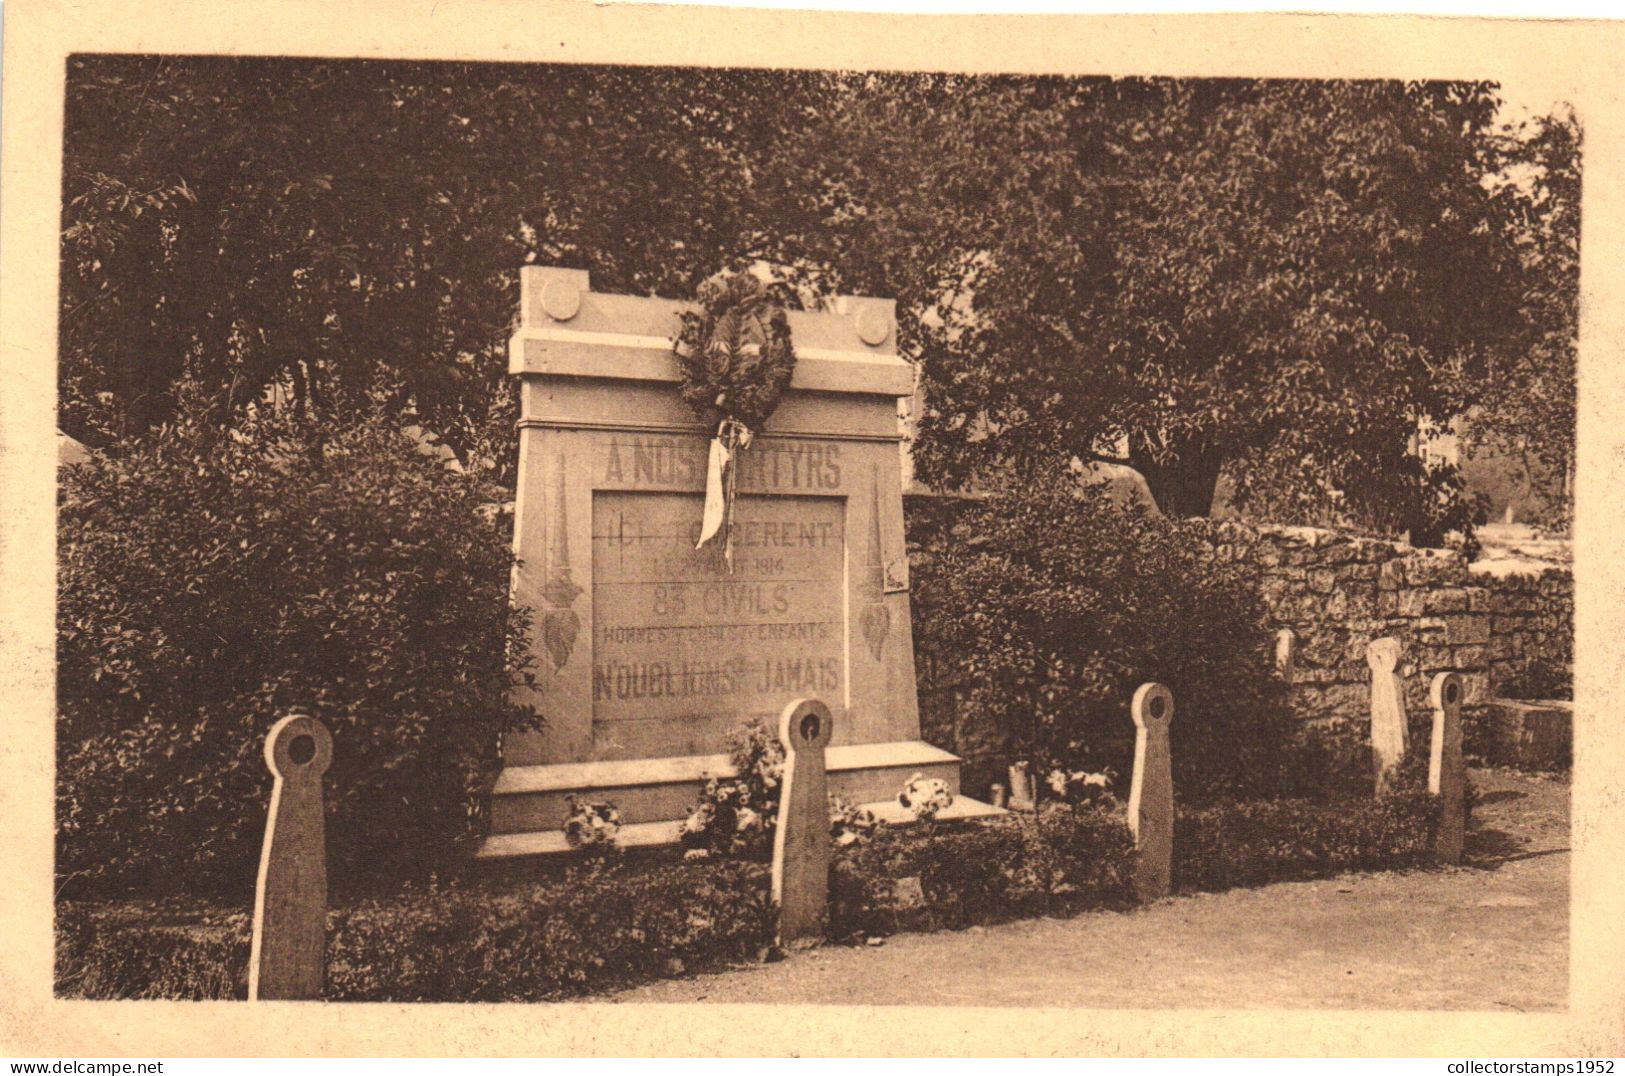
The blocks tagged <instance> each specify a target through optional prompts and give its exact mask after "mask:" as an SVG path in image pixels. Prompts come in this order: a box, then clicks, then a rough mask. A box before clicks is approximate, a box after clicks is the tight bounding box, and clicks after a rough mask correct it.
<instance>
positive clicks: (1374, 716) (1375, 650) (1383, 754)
mask: <svg viewBox="0 0 1625 1076" xmlns="http://www.w3.org/2000/svg"><path fill="white" fill-rule="evenodd" d="M1399 658H1400V646H1399V640H1398V639H1374V640H1372V642H1371V645H1370V646H1368V647H1366V650H1365V660H1366V664H1368V665H1370V666H1371V763H1372V767H1373V769H1374V771H1375V777H1376V789H1377V795H1379V796H1380V795H1382V794H1383V793H1384V792H1386V791H1388V790H1389V788H1391V787H1392V786H1393V782H1394V776H1395V774H1396V773H1398V771H1399V765H1400V763H1401V762H1404V761H1405V738H1406V729H1405V682H1404V681H1403V680H1401V679H1400V676H1399Z"/></svg>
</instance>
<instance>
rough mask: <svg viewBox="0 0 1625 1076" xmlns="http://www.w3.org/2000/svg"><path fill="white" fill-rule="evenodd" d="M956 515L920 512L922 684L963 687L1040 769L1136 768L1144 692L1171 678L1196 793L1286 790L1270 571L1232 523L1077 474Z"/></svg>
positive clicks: (1182, 763) (1177, 757) (974, 705)
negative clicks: (1127, 497) (1238, 549)
mask: <svg viewBox="0 0 1625 1076" xmlns="http://www.w3.org/2000/svg"><path fill="white" fill-rule="evenodd" d="M944 512H945V510H941V509H939V510H937V511H935V512H933V511H932V510H931V509H926V510H925V511H918V510H916V511H913V512H911V518H910V524H911V528H912V534H911V538H912V539H913V540H914V541H915V542H916V543H917V544H918V547H919V552H918V555H917V556H916V557H915V559H914V562H913V575H914V588H913V591H914V601H915V620H914V625H915V636H916V639H917V642H918V647H919V649H920V651H921V653H922V657H923V659H924V660H922V662H921V668H922V684H921V691H922V695H924V696H927V697H928V698H931V697H937V696H940V695H941V694H942V693H943V692H944V690H945V689H946V690H951V692H952V693H953V694H954V696H955V700H956V705H957V706H958V707H960V708H963V709H968V710H969V711H971V712H973V713H975V714H976V715H977V717H978V719H980V720H982V721H983V722H985V723H989V724H992V725H994V726H995V727H997V728H998V729H999V730H1000V732H1001V733H1002V734H1003V737H1004V739H1005V741H1006V742H1005V747H1006V749H1007V750H1008V751H1010V752H1011V753H1013V754H1015V755H1016V756H1017V757H1025V758H1030V759H1031V760H1032V761H1033V763H1034V768H1033V772H1034V773H1035V774H1038V775H1040V778H1042V775H1045V774H1047V773H1049V772H1050V771H1051V770H1052V769H1056V768H1059V769H1063V770H1066V771H1072V770H1090V771H1096V770H1105V769H1108V768H1110V769H1111V770H1113V771H1115V772H1117V773H1128V772H1130V769H1131V763H1132V750H1133V740H1134V736H1133V726H1132V724H1131V723H1130V720H1129V714H1128V704H1129V700H1130V698H1131V697H1132V695H1133V693H1134V690H1135V689H1136V688H1137V687H1138V686H1139V685H1140V684H1142V683H1144V682H1146V681H1148V680H1155V681H1160V682H1162V683H1164V684H1167V685H1168V687H1169V688H1170V689H1171V690H1172V691H1173V694H1174V699H1175V703H1176V717H1175V720H1174V723H1173V728H1172V737H1173V757H1174V767H1175V774H1174V779H1175V784H1176V787H1178V788H1179V790H1180V795H1181V797H1182V798H1185V799H1187V800H1190V801H1203V802H1206V801H1212V800H1215V799H1218V798H1220V797H1224V796H1240V795H1264V794H1274V793H1278V792H1279V790H1280V789H1279V787H1278V785H1277V784H1276V783H1275V782H1276V781H1277V779H1278V778H1279V777H1280V776H1281V774H1282V772H1283V771H1282V768H1281V767H1280V766H1279V764H1278V762H1277V761H1276V760H1274V759H1272V757H1271V756H1272V753H1273V752H1275V751H1276V748H1277V745H1278V744H1280V743H1281V742H1283V741H1284V740H1285V739H1286V738H1287V735H1288V727H1289V724H1290V722H1289V719H1288V715H1287V712H1286V710H1285V706H1284V702H1283V697H1282V691H1281V685H1280V683H1279V680H1278V678H1277V677H1276V676H1275V675H1274V671H1273V666H1272V657H1271V645H1272V644H1271V637H1270V633H1269V631H1268V628H1267V622H1266V619H1265V610H1264V606H1263V603H1262V600H1261V598H1260V596H1259V592H1258V586H1257V579H1256V577H1255V576H1254V574H1253V570H1252V569H1251V568H1249V567H1248V566H1247V563H1246V559H1245V558H1243V557H1239V556H1230V555H1227V554H1228V553H1229V552H1231V550H1230V549H1229V548H1227V546H1228V544H1229V543H1230V541H1231V537H1230V530H1229V529H1227V528H1225V527H1224V526H1222V525H1218V524H1213V523H1209V522H1207V521H1202V520H1170V519H1163V518H1161V517H1158V516H1155V515H1152V514H1150V513H1148V512H1147V511H1146V510H1145V509H1144V508H1142V507H1138V506H1127V507H1125V506H1120V505H1118V504H1116V503H1114V502H1113V501H1112V499H1111V498H1110V496H1109V494H1108V492H1107V490H1106V489H1105V488H1104V487H1103V486H1100V485H1094V486H1089V485H1079V484H1078V483H1077V482H1076V481H1075V480H1074V479H1072V478H1071V477H1070V476H1068V475H1065V474H1062V475H1060V476H1035V477H1033V479H1032V480H1031V481H1027V482H1024V483H1022V484H1020V485H1017V486H1013V487H1012V488H1009V489H1006V490H1004V491H1003V492H1001V493H999V494H997V495H995V496H993V497H991V498H990V499H988V500H986V501H984V502H981V503H972V502H959V504H958V506H957V509H956V510H955V511H953V512H952V518H951V519H947V520H945V519H943V518H941V514H943V513H944ZM933 515H936V516H937V518H935V519H933V518H932V516H933ZM1046 791H1047V790H1046V789H1045V787H1044V786H1043V784H1042V781H1041V783H1040V788H1039V793H1040V795H1044V794H1045V793H1046Z"/></svg>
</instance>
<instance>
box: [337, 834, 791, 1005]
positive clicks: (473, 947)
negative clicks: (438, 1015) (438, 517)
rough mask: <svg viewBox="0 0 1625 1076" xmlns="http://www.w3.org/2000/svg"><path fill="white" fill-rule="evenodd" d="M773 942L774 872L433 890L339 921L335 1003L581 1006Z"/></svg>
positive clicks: (724, 870) (676, 869) (608, 871)
mask: <svg viewBox="0 0 1625 1076" xmlns="http://www.w3.org/2000/svg"><path fill="white" fill-rule="evenodd" d="M772 940H773V911H772V904H771V901H770V900H769V896H768V878H767V871H766V870H765V868H763V867H762V866H761V865H759V864H754V863H740V862H729V861H718V862H712V863H699V864H675V865H668V866H659V867H655V868H653V869H646V870H637V869H633V868H630V867H627V866H625V865H620V864H618V865H614V866H607V867H602V866H601V867H598V868H593V869H587V870H583V871H578V872H574V873H572V874H571V875H570V876H568V877H567V878H565V879H564V880H563V881H562V882H558V883H554V884H551V885H528V886H520V887H517V888H514V889H512V890H507V891H499V892H496V893H491V892H487V891H486V890H484V889H482V888H480V887H470V888H461V887H457V888H449V889H433V888H431V889H424V890H417V891H414V892H412V893H409V894H407V895H405V896H403V897H396V898H391V899H390V900H387V901H372V902H368V903H365V904H362V905H360V906H358V907H356V908H353V909H350V910H349V911H347V912H345V913H344V914H342V915H341V916H339V917H337V921H336V922H335V924H334V927H333V932H332V937H331V941H330V943H329V946H328V952H329V966H328V991H327V996H328V997H329V998H331V999H333V1000H348V1001H445V1000H457V1001H518V1000H542V999H548V998H560V997H569V996H572V995H576V994H582V993H587V992H588V991H589V990H594V989H596V990H603V989H606V988H608V987H610V986H613V985H617V984H622V983H628V982H632V981H635V980H637V979H640V978H649V977H655V976H659V975H662V974H671V973H673V972H674V971H677V970H678V969H684V970H686V969H688V968H691V967H693V968H699V967H706V966H715V965H717V964H719V963H722V962H726V961H729V960H739V959H754V958H755V957H757V956H758V955H759V954H760V952H761V950H762V949H763V947H765V946H768V945H771V944H772Z"/></svg>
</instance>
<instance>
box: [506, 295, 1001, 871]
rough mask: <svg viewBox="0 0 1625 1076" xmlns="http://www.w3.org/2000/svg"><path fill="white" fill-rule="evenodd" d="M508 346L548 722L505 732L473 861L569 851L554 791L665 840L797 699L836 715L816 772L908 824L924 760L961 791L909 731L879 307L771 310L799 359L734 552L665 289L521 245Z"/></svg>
mask: <svg viewBox="0 0 1625 1076" xmlns="http://www.w3.org/2000/svg"><path fill="white" fill-rule="evenodd" d="M521 279H522V283H521V300H520V301H521V304H522V310H521V315H520V323H519V328H518V331H517V332H516V333H515V334H514V336H513V338H512V341H511V344H510V360H509V369H510V372H511V373H513V374H514V375H516V376H518V377H519V378H520V380H521V386H522V387H521V418H520V448H519V491H518V501H517V505H516V507H515V513H514V529H515V537H514V542H515V550H516V553H517V556H518V560H519V564H518V566H517V568H516V575H515V581H514V600H515V601H516V602H518V603H519V604H520V605H523V606H525V607H528V608H529V609H530V610H531V611H532V614H533V617H534V623H533V629H532V634H531V646H532V649H533V657H534V659H535V665H536V668H537V696H536V697H535V698H533V699H531V700H529V701H532V702H534V703H535V705H536V706H537V708H538V709H539V710H540V711H541V713H542V714H543V715H544V717H545V719H546V724H545V727H544V728H543V729H542V730H541V731H538V732H529V733H523V734H518V735H514V736H511V737H509V739H508V741H507V742H506V744H505V745H504V757H503V766H504V768H503V770H502V772H501V774H500V776H499V777H498V779H497V782H496V785H495V787H494V789H493V796H492V835H491V837H490V838H489V839H488V840H487V842H486V843H485V845H484V847H483V848H482V850H481V855H482V856H483V857H487V858H492V857H503V856H515V855H530V854H538V853H550V852H562V851H565V850H566V849H567V848H568V844H567V842H566V840H565V837H564V834H563V832H562V826H563V823H564V820H565V818H566V815H567V812H568V810H569V802H570V799H571V798H572V797H573V798H574V799H576V800H583V799H586V800H598V801H608V802H612V803H614V804H615V806H616V807H617V808H618V810H619V812H620V818H621V821H622V823H623V828H622V829H621V830H620V843H621V844H623V845H628V846H630V845H648V844H663V843H674V842H675V841H676V840H677V825H678V823H679V822H680V821H681V819H683V818H684V817H685V816H686V814H687V812H688V809H689V808H690V807H691V806H692V805H693V803H694V802H695V799H696V797H697V794H698V791H699V788H700V783H701V781H702V780H703V779H704V778H706V777H726V776H732V774H733V770H732V766H731V763H730V761H729V757H728V753H727V752H728V744H729V738H730V735H731V734H732V733H733V732H734V731H735V730H737V729H739V728H741V727H743V726H744V725H746V724H747V723H749V722H752V721H760V722H762V723H763V724H765V725H769V726H771V725H772V724H773V723H774V722H775V721H776V720H777V718H778V715H779V713H780V712H781V711H782V710H783V709H784V707H785V706H786V705H787V704H788V703H791V702H794V701H796V700H797V699H802V698H814V699H817V700H819V701H820V702H822V703H824V704H825V705H827V706H828V707H829V709H830V711H831V713H832V714H833V716H834V725H835V730H836V731H835V737H834V741H833V742H832V743H831V744H830V746H829V748H828V752H827V766H828V773H829V791H830V792H831V793H832V794H834V795H838V796H840V797H841V798H842V799H844V800H846V801H848V802H851V803H855V804H862V805H864V806H867V807H868V808H869V809H871V810H872V811H874V812H875V813H876V815H877V816H879V817H884V818H892V819H897V820H901V819H902V817H904V814H905V812H902V810H901V808H900V807H899V805H898V803H897V800H896V795H897V791H898V789H899V788H901V787H902V785H903V784H904V783H905V782H906V781H908V779H909V778H910V777H911V776H912V775H913V774H916V773H920V774H924V775H925V776H927V777H937V778H941V779H942V780H944V781H945V782H946V783H947V784H948V787H949V788H950V789H951V790H952V791H953V792H955V793H956V798H955V801H954V804H953V806H952V807H950V808H948V810H947V811H945V812H944V813H943V815H942V816H941V817H944V818H952V817H970V816H975V815H978V814H987V813H995V809H994V808H992V807H989V806H988V805H986V804H981V803H978V802H976V801H974V800H969V799H966V798H964V797H960V796H957V793H958V790H959V759H958V758H956V757H955V756H954V755H952V754H950V753H949V752H947V751H944V750H941V749H939V748H936V747H933V746H931V745H929V744H927V743H924V742H923V741H922V740H921V739H920V723H919V709H918V703H917V700H916V695H915V670H914V652H913V639H912V631H911V627H910V619H909V595H908V561H907V558H906V556H905V553H904V541H903V513H902V488H901V483H902V474H901V466H900V453H899V445H900V442H901V438H902V435H901V428H900V420H899V412H898V402H899V400H900V399H902V398H905V397H908V396H909V395H910V394H911V393H912V392H913V388H914V372H913V369H912V368H911V367H910V366H909V364H908V363H906V362H904V361H903V360H902V359H901V358H899V357H898V355H897V346H896V330H895V322H894V304H893V303H892V302H891V301H890V300H884V299H872V298H857V297H840V298H837V299H836V300H835V301H834V302H833V304H832V306H833V309H831V310H826V311H818V312H791V313H789V315H788V317H789V324H790V330H791V333H792V335H793V338H794V343H795V353H796V363H795V367H794V373H793V377H792V380H791V381H790V384H789V388H788V391H786V392H785V394H784V397H783V401H782V403H781V404H780V405H779V406H778V408H777V410H776V411H774V412H773V414H772V417H771V419H770V420H768V422H767V423H766V426H765V428H764V429H763V430H761V431H758V435H757V436H756V437H755V438H754V440H753V441H752V442H751V443H750V444H749V446H748V447H747V448H743V449H741V450H740V451H739V452H738V453H737V455H736V457H735V481H736V482H737V487H736V488H737V496H736V499H735V502H734V504H735V509H734V517H733V526H732V539H731V542H732V554H731V556H732V563H731V564H729V563H728V560H727V558H726V557H725V555H724V552H723V550H722V548H721V547H720V543H711V544H707V545H705V546H703V547H699V548H696V546H697V544H698V541H699V539H700V537H701V528H702V518H703V514H704V511H705V499H706V498H705V490H706V477H707V454H708V451H709V448H708V446H709V444H710V439H711V437H712V435H713V432H714V431H712V430H709V429H707V428H706V427H705V426H704V425H703V424H702V423H701V422H700V421H699V420H698V419H697V418H696V416H695V414H694V413H693V412H692V411H691V410H690V408H689V407H688V405H687V404H686V403H685V402H684V401H683V399H682V398H681V397H680V395H679V392H678V382H679V380H680V374H679V367H678V362H677V359H676V356H675V355H674V353H673V341H674V339H675V338H676V336H677V333H678V331H679V327H680V312H681V310H682V309H683V308H684V307H683V304H680V303H678V302H676V301H674V300H669V299H655V298H643V297H634V296H624V295H606V294H600V293H596V292H594V291H592V290H591V287H590V283H589V280H588V276H587V273H586V272H584V271H580V270H571V269H557V268H543V267H529V268H526V269H525V270H524V271H523V273H522V278H521Z"/></svg>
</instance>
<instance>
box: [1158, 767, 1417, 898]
mask: <svg viewBox="0 0 1625 1076" xmlns="http://www.w3.org/2000/svg"><path fill="white" fill-rule="evenodd" d="M1436 824H1437V808H1436V805H1435V801H1434V799H1433V797H1432V796H1430V795H1428V793H1426V792H1414V791H1412V792H1401V793H1396V794H1394V795H1390V796H1384V797H1382V798H1380V799H1368V800H1356V801H1349V802H1346V803H1316V802H1312V801H1307V800H1263V801H1259V802H1255V803H1237V804H1231V805H1228V806H1224V807H1208V808H1205V809H1202V810H1192V811H1180V812H1178V813H1177V814H1176V816H1175V818H1174V888H1175V889H1176V890H1178V891H1180V892H1192V891H1201V890H1205V891H1218V890H1224V889H1232V888H1235V887H1238V886H1256V885H1264V884H1266V883H1269V882H1289V881H1297V880H1301V879H1305V878H1323V877H1326V876H1327V875H1332V874H1341V873H1343V872H1345V871H1364V870H1379V869H1390V870H1391V869H1396V868H1404V867H1415V866H1420V865H1422V864H1425V863H1428V862H1430V861H1431V860H1432V858H1433V831H1434V827H1435V825H1436Z"/></svg>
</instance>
